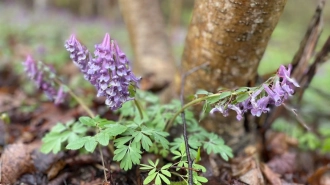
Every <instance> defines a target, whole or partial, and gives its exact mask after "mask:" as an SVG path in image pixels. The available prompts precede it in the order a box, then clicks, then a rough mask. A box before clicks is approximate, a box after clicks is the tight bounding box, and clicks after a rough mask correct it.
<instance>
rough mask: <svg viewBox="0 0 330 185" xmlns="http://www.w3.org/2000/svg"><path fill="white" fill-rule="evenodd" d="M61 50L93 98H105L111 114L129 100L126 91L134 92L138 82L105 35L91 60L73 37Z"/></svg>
mask: <svg viewBox="0 0 330 185" xmlns="http://www.w3.org/2000/svg"><path fill="white" fill-rule="evenodd" d="M65 46H66V48H67V50H68V51H69V52H70V53H71V55H70V57H71V59H72V60H73V61H74V62H75V63H77V64H78V66H79V67H80V69H81V72H82V73H83V74H84V76H85V79H87V80H88V81H89V82H90V83H91V84H92V85H94V87H95V88H96V90H97V96H105V97H106V101H105V104H106V105H108V106H109V107H110V108H111V109H112V110H117V109H119V108H120V107H121V106H122V104H123V103H125V102H126V101H129V100H132V99H133V98H132V97H130V94H129V90H128V88H129V86H130V85H132V86H133V88H136V87H137V85H138V82H139V80H140V78H137V77H136V76H134V74H133V73H132V72H131V69H130V68H129V65H130V64H129V61H128V59H127V58H126V55H125V53H123V52H122V51H121V50H120V49H119V46H118V44H117V43H116V41H114V40H111V38H110V35H109V34H106V35H105V37H104V39H103V41H102V43H101V44H97V45H95V52H94V55H95V57H94V58H92V57H91V55H90V53H89V52H88V50H87V49H86V47H85V46H83V45H81V44H80V43H79V42H78V41H77V39H76V38H75V37H74V35H73V36H71V37H70V39H69V40H68V41H67V42H66V45H65ZM78 55H79V56H80V60H79V57H78Z"/></svg>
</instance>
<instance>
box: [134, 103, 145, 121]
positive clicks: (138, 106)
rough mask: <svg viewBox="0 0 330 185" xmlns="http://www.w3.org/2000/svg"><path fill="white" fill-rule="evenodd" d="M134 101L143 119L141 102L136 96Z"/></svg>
mask: <svg viewBox="0 0 330 185" xmlns="http://www.w3.org/2000/svg"><path fill="white" fill-rule="evenodd" d="M134 103H135V105H136V107H137V109H138V111H139V114H140V117H141V119H143V111H142V110H143V109H142V106H141V104H140V102H139V101H138V100H136V98H134Z"/></svg>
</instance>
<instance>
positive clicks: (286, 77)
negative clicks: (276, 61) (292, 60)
mask: <svg viewBox="0 0 330 185" xmlns="http://www.w3.org/2000/svg"><path fill="white" fill-rule="evenodd" d="M291 69H292V66H291V64H290V65H289V66H288V69H286V68H285V66H284V65H281V66H280V68H279V69H278V71H277V75H278V76H279V77H282V78H283V81H282V83H286V82H287V81H289V82H290V83H292V84H293V85H294V86H296V87H300V86H299V84H298V83H297V82H296V80H294V79H292V78H290V75H291Z"/></svg>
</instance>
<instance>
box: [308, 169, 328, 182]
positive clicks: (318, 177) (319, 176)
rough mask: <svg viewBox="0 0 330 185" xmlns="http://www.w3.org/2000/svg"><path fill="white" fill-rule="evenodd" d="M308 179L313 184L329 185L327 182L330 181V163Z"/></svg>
mask: <svg viewBox="0 0 330 185" xmlns="http://www.w3.org/2000/svg"><path fill="white" fill-rule="evenodd" d="M307 181H308V183H309V184H311V185H328V184H327V183H329V182H330V164H328V165H326V166H322V167H321V168H319V169H317V170H316V171H315V172H314V173H313V175H311V176H310V177H309V178H308V180H307Z"/></svg>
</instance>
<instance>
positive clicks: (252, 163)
mask: <svg viewBox="0 0 330 185" xmlns="http://www.w3.org/2000/svg"><path fill="white" fill-rule="evenodd" d="M235 161H236V164H233V165H232V173H233V176H237V177H238V178H239V179H240V180H241V181H242V182H244V183H246V184H254V185H263V184H264V182H265V181H264V178H263V176H262V174H261V171H260V168H259V164H258V161H257V159H256V158H255V157H254V156H248V157H245V158H243V157H241V158H236V159H235ZM234 163H235V162H234Z"/></svg>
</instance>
